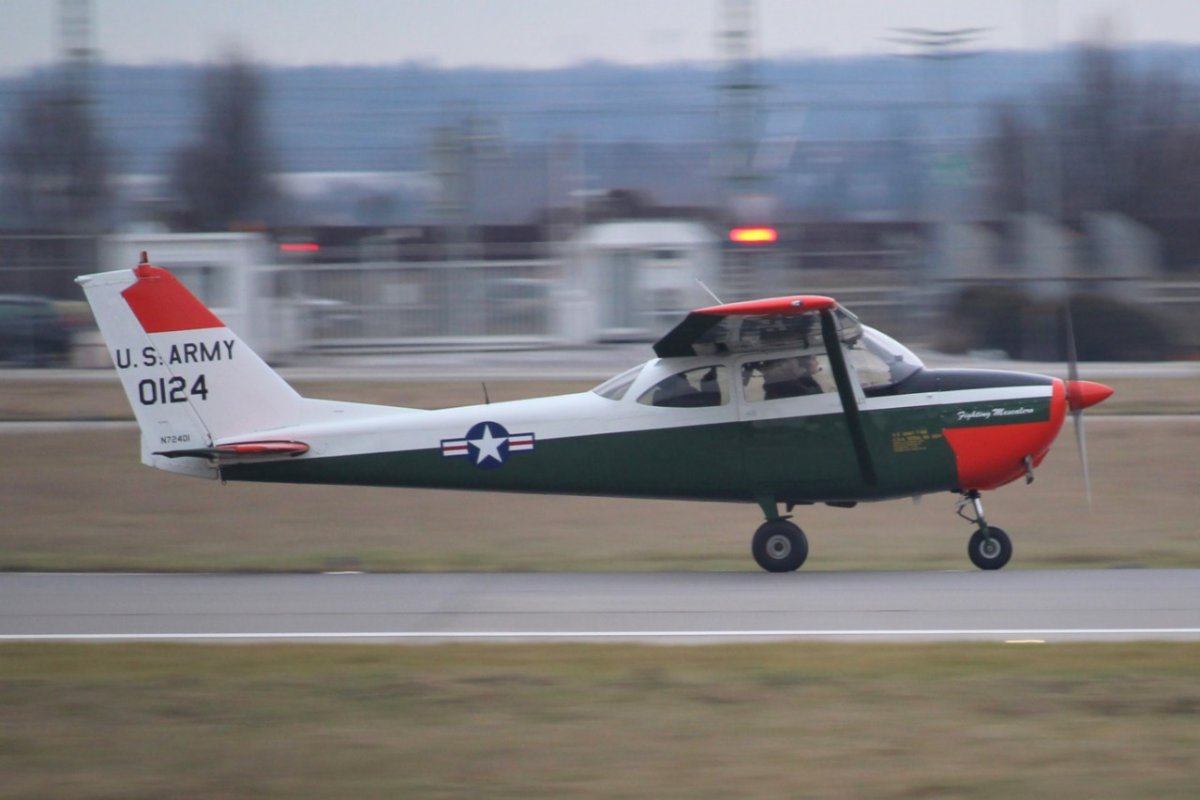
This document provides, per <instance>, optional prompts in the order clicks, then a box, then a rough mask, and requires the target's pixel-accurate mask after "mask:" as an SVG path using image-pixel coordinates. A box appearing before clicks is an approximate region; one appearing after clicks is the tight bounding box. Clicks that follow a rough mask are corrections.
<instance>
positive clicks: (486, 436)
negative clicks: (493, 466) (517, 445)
mask: <svg viewBox="0 0 1200 800" xmlns="http://www.w3.org/2000/svg"><path fill="white" fill-rule="evenodd" d="M467 441H469V442H470V443H471V444H473V445H474V446H475V447H476V448H478V450H479V455H477V456H475V463H476V464H482V463H483V462H484V460H485V459H489V458H494V459H495V460H497V461H499V462H500V463H501V464H503V463H504V458H503V457H502V456H501V455H500V447H501V445H503V444H504V443H505V442H507V441H508V437H507V436H500V437H495V436H492V428H491V426H489V425H484V426H483V436H481V437H480V438H478V439H468V440H467Z"/></svg>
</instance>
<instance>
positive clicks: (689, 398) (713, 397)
mask: <svg viewBox="0 0 1200 800" xmlns="http://www.w3.org/2000/svg"><path fill="white" fill-rule="evenodd" d="M638 402H639V403H641V404H642V405H644V406H659V407H663V408H705V407H709V406H723V405H725V404H726V403H728V402H729V373H728V370H726V369H725V367H722V366H711V367H697V368H696V369H689V370H686V371H684V372H677V373H675V374H674V375H671V376H669V377H666V378H663V379H662V380H661V381H659V382H658V383H656V384H654V386H651V387H650V388H649V389H647V390H646V391H645V392H644V393H643V394H642V396H641V397H639V398H638Z"/></svg>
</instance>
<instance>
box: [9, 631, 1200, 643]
mask: <svg viewBox="0 0 1200 800" xmlns="http://www.w3.org/2000/svg"><path fill="white" fill-rule="evenodd" d="M1198 635H1200V628H1057V629H1045V630H1024V629H1021V630H1015V629H1008V630H1005V629H937V630H764V631H495V632H492V631H462V632H453V631H424V632H422V631H360V632H344V631H338V632H333V631H331V632H325V633H319V632H297V633H278V632H271V633H63V634H55V633H33V634H20V633H15V634H0V642H38V641H60V642H71V641H75V642H86V641H93V642H119V641H130V642H139V641H188V640H195V641H220V640H230V641H237V640H316V639H334V640H340V639H399V640H407V639H446V640H451V639H478V640H487V639H562V640H589V639H754V638H763V639H817V638H860V639H861V638H886V637H900V638H916V637H928V638H938V637H943V638H944V637H996V638H998V639H1005V638H1007V637H1013V636H1031V637H1032V636H1036V637H1039V638H1040V637H1046V636H1139V637H1155V636H1198ZM1026 641H1027V640H1026Z"/></svg>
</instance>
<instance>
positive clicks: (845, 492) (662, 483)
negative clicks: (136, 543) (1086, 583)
mask: <svg viewBox="0 0 1200 800" xmlns="http://www.w3.org/2000/svg"><path fill="white" fill-rule="evenodd" d="M1006 406H1007V407H1011V408H1013V409H1018V410H1019V411H1020V413H1019V415H1018V417H1017V418H1018V419H1019V421H1020V422H1035V421H1044V420H1046V419H1048V418H1049V415H1050V399H1049V398H1048V397H1045V398H1032V399H1030V398H1026V399H1020V400H990V399H988V400H982V401H976V402H969V403H959V404H953V405H950V404H935V403H931V404H926V405H909V406H906V407H898V408H888V409H879V410H864V412H863V413H862V414H861V415H860V419H861V421H862V425H863V428H864V432H865V440H866V447H867V449H868V450H869V456H870V460H871V464H872V465H873V468H874V469H873V472H874V475H873V476H870V475H864V473H863V470H862V466H861V459H860V458H859V457H858V454H856V452H855V444H854V443H853V440H852V437H851V436H850V432H849V430H848V427H847V423H846V419H845V417H844V415H842V414H820V415H814V416H788V417H781V418H777V419H767V420H742V421H734V422H722V423H714V424H703V425H694V426H682V427H670V428H650V429H640V430H629V431H621V432H609V433H597V434H592V435H582V436H565V437H559V438H553V439H545V440H541V439H539V440H537V442H536V447H535V448H534V449H532V450H530V451H529V452H512V453H509V454H508V457H507V459H506V460H505V462H504V463H503V465H502V466H500V467H499V468H494V469H480V468H479V467H478V465H477V464H476V463H475V462H474V460H473V458H472V457H470V456H465V457H464V456H459V457H447V456H446V455H445V454H444V452H443V450H442V449H440V448H424V449H412V450H397V451H382V452H366V453H358V454H350V455H338V456H328V457H308V458H298V459H290V460H281V461H270V462H263V463H242V464H233V465H226V466H224V467H223V468H222V471H221V477H222V478H224V479H226V480H237V481H265V482H285V483H312V484H342V485H364V486H393V487H424V488H443V489H474V490H484V491H504V492H536V493H548V494H577V495H605V496H617V497H656V498H670V499H692V500H718V501H754V502H762V501H763V500H765V499H770V500H774V501H777V502H825V501H834V502H838V501H841V502H854V501H860V500H862V501H866V500H882V499H887V498H894V497H905V496H914V495H918V494H926V493H930V492H938V491H956V490H958V488H959V487H958V477H957V470H956V459H955V454H954V452H953V450H952V449H951V447H950V445H949V443H948V442H947V440H946V438H945V436H944V435H943V430H944V429H945V428H947V427H971V426H976V425H982V424H987V422H988V421H992V422H994V421H995V419H996V417H997V415H996V411H997V409H1002V408H1004V407H1006ZM976 409H978V410H979V411H981V412H986V413H987V416H984V415H982V414H980V415H975V414H973V413H971V412H972V411H974V410H976ZM999 417H1000V418H1004V415H1003V414H1000V415H999ZM872 477H873V480H871V478H872Z"/></svg>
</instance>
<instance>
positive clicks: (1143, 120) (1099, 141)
mask: <svg viewBox="0 0 1200 800" xmlns="http://www.w3.org/2000/svg"><path fill="white" fill-rule="evenodd" d="M993 120H994V124H993V129H992V135H991V137H990V139H989V140H988V144H987V145H986V147H987V153H986V158H987V161H988V163H989V164H990V166H991V176H992V177H991V181H990V185H989V192H990V199H991V204H992V207H993V208H994V209H995V210H996V211H997V212H999V213H1002V214H1003V213H1012V212H1020V211H1039V212H1042V213H1047V214H1050V215H1052V216H1055V217H1061V218H1069V219H1077V218H1079V217H1080V216H1081V215H1083V214H1085V213H1087V212H1091V211H1119V212H1122V213H1125V214H1128V215H1129V216H1131V217H1134V218H1135V219H1140V220H1151V219H1155V218H1161V217H1169V216H1178V215H1179V214H1180V213H1181V211H1182V210H1184V209H1190V208H1194V207H1196V204H1197V203H1198V202H1200V91H1198V90H1197V88H1196V87H1195V86H1193V85H1191V84H1188V83H1185V82H1184V81H1182V80H1181V79H1180V78H1179V77H1178V76H1176V75H1173V74H1170V73H1168V72H1166V71H1157V72H1151V73H1147V74H1142V75H1138V74H1135V73H1134V72H1133V71H1132V70H1131V69H1129V68H1128V67H1127V66H1125V65H1124V64H1123V62H1122V60H1121V56H1120V54H1119V53H1118V52H1117V51H1116V50H1114V49H1113V48H1112V47H1110V46H1108V45H1107V44H1103V43H1100V44H1096V43H1093V44H1088V45H1086V46H1084V47H1082V48H1081V49H1080V50H1079V52H1078V55H1077V57H1076V61H1075V73H1074V78H1073V80H1071V81H1069V83H1068V84H1067V85H1066V86H1064V87H1062V88H1059V89H1057V90H1054V91H1051V92H1047V93H1046V94H1044V95H1043V97H1042V99H1041V101H1040V103H1039V104H1038V107H1037V108H1035V109H1034V110H1032V111H1027V112H1026V113H1021V111H1020V110H1019V109H1018V108H1017V107H1015V106H1012V105H1006V106H1000V107H997V109H996V110H995V112H994V114H993Z"/></svg>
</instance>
